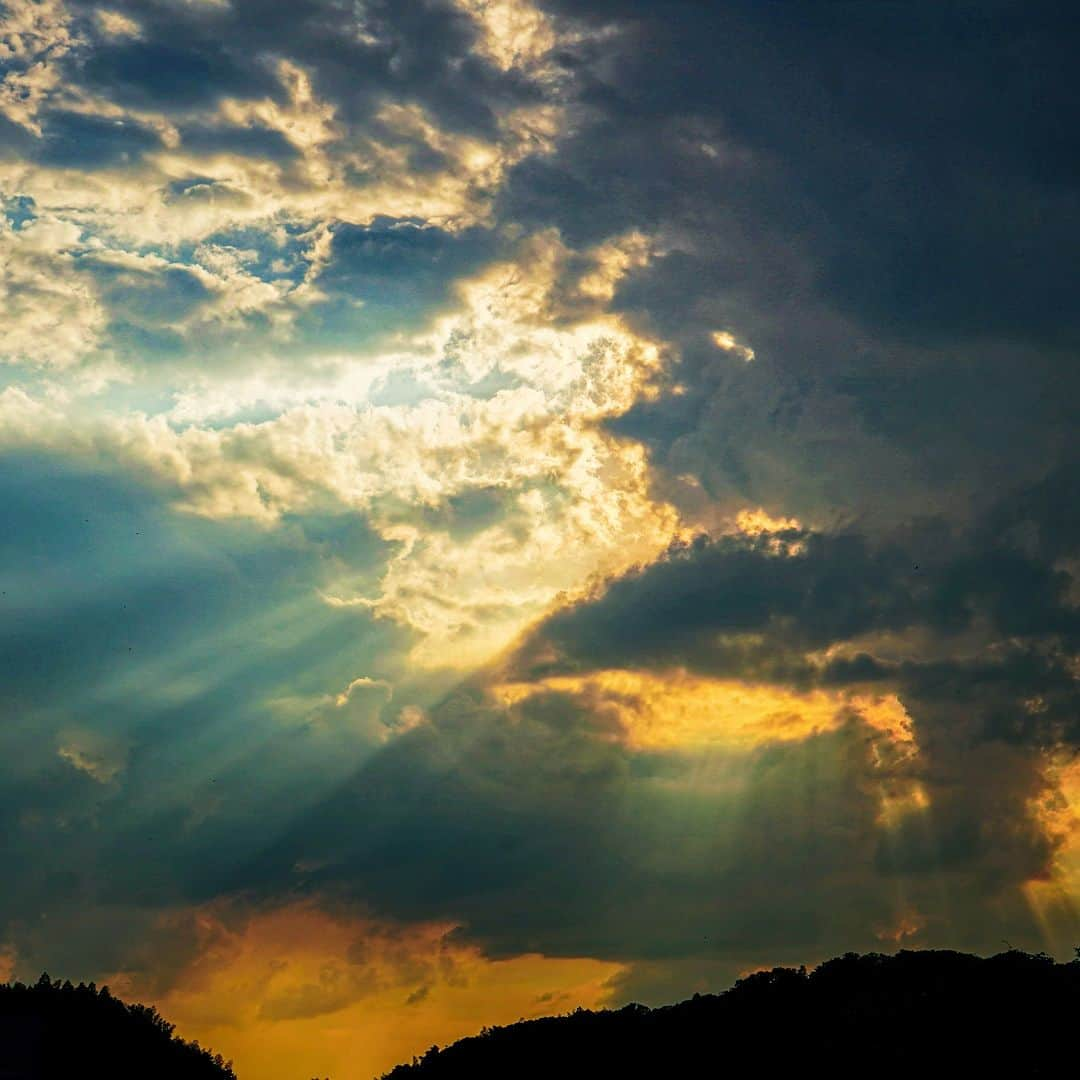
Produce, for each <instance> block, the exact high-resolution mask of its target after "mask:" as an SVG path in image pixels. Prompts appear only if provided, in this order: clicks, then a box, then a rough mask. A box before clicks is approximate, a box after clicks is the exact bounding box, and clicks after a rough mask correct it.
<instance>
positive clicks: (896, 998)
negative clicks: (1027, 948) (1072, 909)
mask: <svg viewBox="0 0 1080 1080" xmlns="http://www.w3.org/2000/svg"><path fill="white" fill-rule="evenodd" d="M1078 1022H1080V959H1078V960H1075V961H1073V962H1071V963H1067V964H1060V963H1056V962H1055V961H1054V960H1053V959H1052V958H1051V957H1049V956H1046V955H1045V954H1038V955H1029V954H1027V953H1023V952H1020V951H1018V950H1010V951H1009V952H1005V953H1001V954H999V955H997V956H993V957H990V958H988V959H983V958H981V957H977V956H970V955H967V954H964V953H957V952H944V951H941V952H937V951H919V952H913V951H903V952H900V953H898V954H897V955H895V956H884V955H881V954H877V953H871V954H868V955H864V956H859V955H856V954H854V953H848V954H847V955H845V956H842V957H839V958H837V959H835V960H829V961H827V962H826V963H824V964H822V965H821V966H820V967H818V968H816V969H815V970H813V971H809V972H808V971H807V970H806V969H805V968H800V969H793V968H774V969H773V970H772V971H767V972H761V973H758V974H754V975H750V976H748V977H746V978H744V979H741V980H739V981H738V982H737V983H736V984H735V985H734V986H733V987H732V988H731V989H730V990H728V991H727V992H725V993H722V994H719V995H695V996H694V998H693V999H692V1000H689V1001H684V1002H682V1003H681V1004H678V1005H670V1006H667V1007H665V1008H659V1009H647V1008H645V1007H644V1006H642V1005H628V1006H626V1007H625V1008H623V1009H619V1010H617V1011H602V1012H589V1011H586V1010H580V1009H579V1010H578V1011H577V1012H575V1013H572V1014H570V1015H568V1016H562V1017H551V1018H547V1019H542V1020H528V1021H524V1020H523V1021H521V1022H519V1023H517V1024H513V1025H510V1026H509V1027H498V1028H491V1029H485V1030H484V1031H483V1032H482V1033H481V1034H480V1035H478V1036H475V1037H473V1038H468V1039H463V1040H461V1041H460V1042H457V1043H454V1044H453V1045H452V1046H448V1047H446V1048H445V1049H442V1050H440V1049H438V1048H437V1047H432V1048H431V1050H429V1051H428V1052H427V1053H426V1054H424V1055H423V1057H421V1058H418V1059H414V1061H413V1063H412V1064H411V1065H399V1066H398V1067H397V1068H395V1069H394V1070H392V1071H391V1072H390V1073H388V1074H387V1075H386V1077H384V1078H383V1080H465V1078H468V1080H506V1078H508V1077H513V1078H514V1080H533V1078H535V1080H539V1078H541V1077H543V1078H544V1080H577V1078H585V1077H589V1078H594V1077H615V1078H619V1077H637V1076H648V1077H663V1078H668V1077H671V1078H684V1077H694V1078H697V1077H721V1076H724V1077H727V1076H739V1075H743V1076H749V1077H754V1078H760V1077H781V1076H782V1077H788V1076H794V1075H802V1074H809V1075H824V1076H830V1077H852V1078H854V1077H860V1078H862V1077H874V1078H879V1077H889V1078H893V1077H895V1078H899V1077H904V1078H905V1080H910V1078H911V1077H913V1076H918V1077H946V1076H948V1077H973V1076H985V1077H995V1076H1001V1077H1010V1078H1012V1077H1043V1076H1045V1077H1050V1076H1055V1077H1060V1076H1068V1075H1075V1073H1076V1070H1077V1063H1078V1055H1077V1046H1076V1043H1074V1042H1073V1039H1074V1038H1075V1033H1076V1031H1077V1024H1078Z"/></svg>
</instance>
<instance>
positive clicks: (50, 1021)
mask: <svg viewBox="0 0 1080 1080" xmlns="http://www.w3.org/2000/svg"><path fill="white" fill-rule="evenodd" d="M0 1076H2V1077H3V1078H4V1080H51V1078H52V1077H57V1078H59V1077H65V1078H67V1077H76V1076H100V1077H103V1078H108V1080H149V1078H151V1077H152V1078H154V1080H236V1074H235V1073H234V1072H233V1069H232V1063H231V1062H228V1061H226V1060H225V1059H224V1058H222V1056H221V1055H220V1054H213V1053H211V1052H210V1051H209V1050H205V1049H203V1048H202V1047H201V1046H199V1044H198V1043H197V1042H195V1043H190V1042H185V1041H184V1040H183V1039H181V1038H179V1037H177V1036H176V1035H175V1034H174V1027H173V1025H172V1024H170V1023H169V1022H168V1021H167V1020H166V1019H165V1018H164V1017H163V1016H161V1014H160V1013H158V1011H157V1010H156V1009H154V1008H152V1007H150V1006H146V1005H127V1004H125V1003H124V1002H122V1001H120V1000H119V998H116V997H114V996H113V995H112V994H111V993H110V992H109V988H108V987H107V986H103V987H102V988H101V989H100V990H98V988H97V987H96V986H95V984H94V983H92V982H91V983H79V985H78V986H74V985H72V983H71V982H69V981H67V980H65V981H64V982H62V983H61V982H54V981H53V980H52V979H51V978H50V977H49V974H48V972H42V973H41V977H40V978H39V979H38V980H37V982H36V983H34V985H33V986H26V985H24V984H23V983H19V982H16V983H11V984H0Z"/></svg>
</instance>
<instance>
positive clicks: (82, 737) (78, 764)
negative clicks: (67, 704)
mask: <svg viewBox="0 0 1080 1080" xmlns="http://www.w3.org/2000/svg"><path fill="white" fill-rule="evenodd" d="M60 738H61V741H60V744H59V746H58V747H57V750H56V753H57V754H58V755H59V756H60V757H61V758H63V760H64V761H66V762H67V763H68V764H69V765H70V766H71V767H72V768H73V769H78V770H79V771H80V772H84V773H86V775H87V776H90V777H91V778H93V779H94V780H96V781H97V782H98V783H99V784H108V783H111V782H112V781H113V780H115V779H116V777H117V776H118V775H119V774H120V773H121V772H122V771H123V769H124V766H125V765H126V764H127V747H126V746H124V745H123V743H122V742H120V741H117V740H112V739H110V738H109V737H108V736H106V735H103V734H101V733H100V732H96V731H88V730H82V731H78V730H77V731H68V732H64V733H62V734H61V737H60Z"/></svg>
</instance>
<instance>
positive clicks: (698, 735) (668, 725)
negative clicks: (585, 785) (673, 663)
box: [493, 669, 914, 750]
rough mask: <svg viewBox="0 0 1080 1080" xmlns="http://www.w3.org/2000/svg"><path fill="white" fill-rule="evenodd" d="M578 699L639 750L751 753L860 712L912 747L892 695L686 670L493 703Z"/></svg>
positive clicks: (506, 690) (551, 687)
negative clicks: (795, 687) (804, 688)
mask: <svg viewBox="0 0 1080 1080" xmlns="http://www.w3.org/2000/svg"><path fill="white" fill-rule="evenodd" d="M551 691H554V692H556V693H565V694H573V695H575V696H578V697H581V698H583V699H585V700H586V701H587V702H588V705H589V707H590V708H594V709H595V710H596V711H597V713H598V714H600V715H603V716H604V717H606V718H608V719H609V720H611V721H612V723H611V724H610V730H611V731H612V732H613V733H614V736H615V737H617V738H618V739H620V740H621V741H623V742H625V743H626V744H627V745H628V746H630V747H631V748H633V749H637V750H686V749H694V748H704V747H708V746H718V747H730V748H736V749H737V748H750V747H753V746H757V745H760V744H761V743H766V742H777V741H780V742H791V741H798V740H801V739H805V738H807V737H809V736H811V735H814V734H816V733H819V732H824V731H832V730H835V729H836V728H838V727H839V726H840V725H841V724H843V723H844V722H846V720H847V719H848V718H849V717H850V716H851V715H852V714H853V713H858V714H859V715H860V716H861V717H862V719H863V720H864V721H865V722H866V723H867V724H868V725H869V726H871V727H873V728H875V729H876V730H878V731H880V732H881V733H882V734H883V735H886V736H887V737H888V739H889V740H890V741H891V742H893V743H896V744H898V745H905V746H908V747H909V748H910V749H913V748H914V741H913V737H912V733H911V723H910V720H909V718H908V715H907V713H906V711H905V710H904V707H903V705H902V704H901V703H900V701H899V699H898V698H897V697H896V696H895V695H893V694H887V695H883V696H880V697H871V696H868V695H853V694H849V693H843V692H829V691H824V690H812V691H808V692H806V693H797V692H795V691H792V690H789V689H786V688H784V687H780V686H773V685H767V684H753V683H746V682H741V681H739V680H736V679H712V678H708V677H703V676H698V675H692V674H690V673H688V672H686V671H682V670H675V671H666V672H650V671H631V670H621V669H611V670H606V671H598V672H594V673H591V674H589V675H585V676H577V675H560V676H553V677H551V678H547V679H542V680H540V681H538V682H533V683H503V684H501V685H498V686H496V687H495V688H494V690H493V693H494V694H495V696H496V698H497V699H498V700H500V701H501V702H502V703H503V704H505V705H514V704H517V703H519V702H521V701H524V700H526V699H527V698H529V697H532V696H533V695H535V694H539V693H544V692H551Z"/></svg>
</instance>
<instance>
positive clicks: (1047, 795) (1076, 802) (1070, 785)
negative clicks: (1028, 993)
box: [1024, 759, 1080, 952]
mask: <svg viewBox="0 0 1080 1080" xmlns="http://www.w3.org/2000/svg"><path fill="white" fill-rule="evenodd" d="M1046 778H1047V787H1046V790H1045V791H1044V792H1043V794H1042V795H1041V796H1040V797H1039V798H1038V799H1037V800H1036V802H1035V804H1034V805H1033V807H1032V809H1033V812H1034V815H1035V819H1036V820H1037V821H1038V822H1039V824H1040V825H1041V826H1042V828H1043V830H1044V831H1045V833H1046V836H1047V837H1048V838H1049V839H1050V841H1051V842H1052V843H1053V844H1055V845H1056V848H1057V850H1056V854H1055V858H1054V863H1053V867H1052V870H1051V872H1050V874H1049V875H1048V876H1047V877H1045V878H1042V879H1038V880H1034V881H1029V882H1027V883H1026V884H1025V886H1024V895H1025V898H1026V899H1027V902H1028V906H1029V907H1030V909H1031V913H1032V915H1033V916H1034V917H1035V920H1036V922H1037V923H1038V924H1039V927H1040V929H1041V930H1042V934H1043V938H1044V941H1045V943H1046V945H1047V947H1048V948H1049V949H1050V950H1051V951H1055V952H1068V950H1070V949H1071V948H1072V947H1073V946H1074V945H1075V944H1076V942H1075V940H1073V939H1074V936H1075V929H1076V925H1077V917H1078V910H1077V899H1078V898H1080V760H1076V759H1073V760H1065V761H1053V762H1051V763H1050V765H1049V766H1048V768H1047V777H1046Z"/></svg>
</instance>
